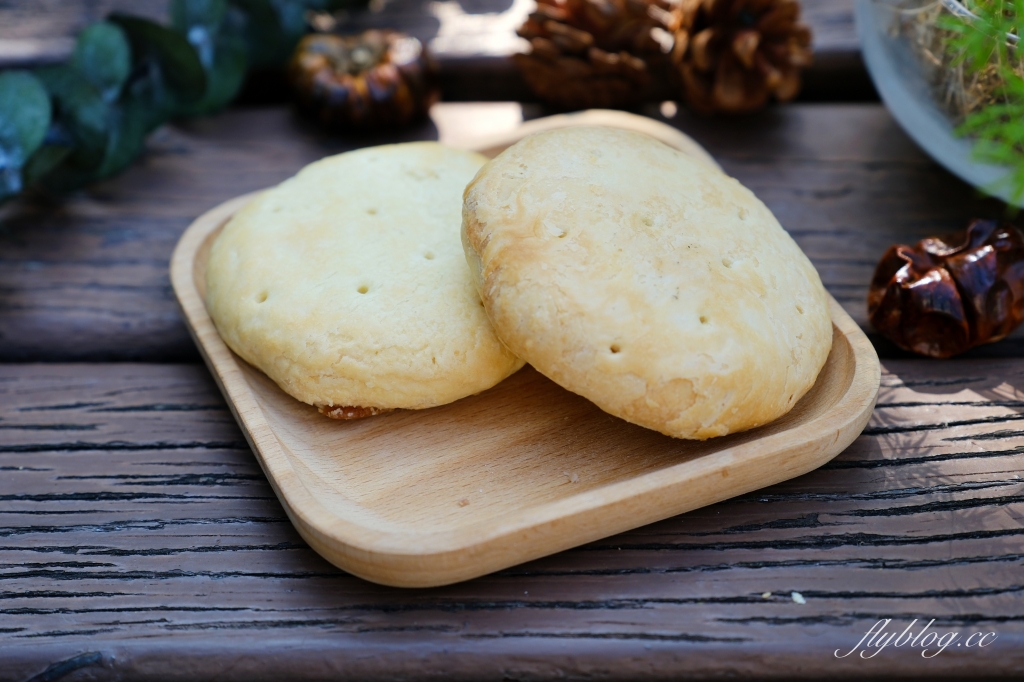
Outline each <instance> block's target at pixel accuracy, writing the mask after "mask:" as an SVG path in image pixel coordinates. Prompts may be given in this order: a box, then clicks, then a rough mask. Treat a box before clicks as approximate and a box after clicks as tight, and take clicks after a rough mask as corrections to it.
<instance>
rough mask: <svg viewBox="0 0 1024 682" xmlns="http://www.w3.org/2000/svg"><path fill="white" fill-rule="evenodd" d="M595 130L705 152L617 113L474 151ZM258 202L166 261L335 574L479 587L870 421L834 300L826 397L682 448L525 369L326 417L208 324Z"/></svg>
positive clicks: (844, 437)
mask: <svg viewBox="0 0 1024 682" xmlns="http://www.w3.org/2000/svg"><path fill="white" fill-rule="evenodd" d="M595 122H597V123H600V124H603V125H618V126H620V127H627V128H633V129H639V130H643V131H644V132H647V133H650V134H654V135H655V136H656V137H658V138H659V139H661V140H662V141H664V142H666V143H668V144H671V145H673V146H676V147H679V148H681V149H684V150H686V151H689V152H692V153H698V154H704V152H703V150H701V149H700V148H699V147H698V146H697V145H696V144H695V143H694V142H693V141H692V140H690V139H689V138H688V137H686V136H685V135H683V134H682V133H680V132H679V131H677V130H676V129H674V128H670V127H669V126H666V125H663V124H660V123H658V122H656V121H653V120H651V119H647V118H641V117H639V116H633V115H630V114H623V113H620V112H587V113H584V114H578V115H572V116H558V117H550V118H548V119H539V120H536V121H531V122H529V123H527V124H525V125H523V126H522V127H521V128H520V129H519V130H517V131H516V132H515V134H511V135H509V136H506V137H504V138H502V139H497V138H495V139H489V140H486V141H484V142H481V143H480V144H478V145H475V148H477V149H479V150H481V151H484V152H485V153H488V154H490V155H494V154H496V153H498V152H500V151H501V150H502V149H504V148H505V147H507V146H508V145H510V144H512V143H514V142H515V141H517V140H519V139H521V138H522V137H523V136H524V135H525V134H527V133H530V132H535V131H536V130H540V129H546V128H552V127H559V126H561V125H575V124H579V123H595ZM708 158H710V157H708ZM712 163H713V162H712ZM252 196H253V195H247V196H243V197H238V198H236V199H233V200H231V201H228V202H226V203H224V204H222V205H220V206H218V207H217V208H214V209H213V210H211V211H209V212H208V213H206V214H204V215H203V216H201V217H200V218H199V219H198V220H196V221H195V222H194V223H193V224H192V225H191V226H190V227H189V228H188V230H187V231H186V232H185V234H184V235H183V236H182V238H181V241H180V242H179V243H178V246H177V248H176V249H175V252H174V256H173V258H172V260H171V280H172V283H173V285H174V291H175V293H176V294H177V297H178V301H179V302H180V304H181V307H182V309H183V310H184V313H185V319H186V321H187V323H188V326H189V330H190V331H191V333H192V336H193V338H195V340H196V344H197V345H198V346H199V350H200V352H201V353H202V355H203V358H204V359H205V360H206V364H207V365H208V366H209V368H210V371H211V372H212V373H213V376H214V378H215V379H216V380H217V384H218V386H220V390H221V392H222V393H223V394H224V397H225V399H226V400H227V402H228V404H229V405H230V406H231V409H232V412H233V413H234V415H235V418H236V419H237V420H238V423H239V425H240V426H241V428H242V431H243V432H244V433H245V436H246V439H247V440H248V441H249V444H250V445H251V446H252V449H253V451H254V452H255V453H256V457H257V459H258V460H259V462H260V465H261V466H262V467H263V471H264V472H265V473H266V475H267V478H268V479H269V480H270V483H271V485H272V486H273V487H274V491H275V492H276V493H277V497H278V499H280V500H281V504H282V505H283V506H284V508H285V510H286V511H287V513H288V516H289V518H290V519H291V520H292V523H294V524H295V527H296V528H297V529H298V531H299V533H300V534H301V535H302V537H303V538H305V540H306V541H307V542H308V543H309V544H310V545H311V546H312V547H313V548H314V549H315V550H316V551H317V552H319V553H320V554H321V555H323V556H324V557H325V558H326V559H327V560H329V561H330V562H331V563H333V564H335V565H337V566H339V567H340V568H342V569H344V570H346V571H349V572H351V573H354V574H355V575H358V576H361V577H363V578H366V579H367V580H372V581H374V582H378V583H383V584H386V585H396V586H403V587H426V586H434V585H444V584H448V583H453V582H457V581H460V580H466V579H469V578H473V577H476V576H480V575H484V574H486V573H490V572H492V571H496V570H498V569H501V568H506V567H508V566H512V565H514V564H519V563H522V562H524V561H528V560H530V559H535V558H537V557H542V556H545V555H547V554H552V553H554V552H558V551H561V550H563V549H568V548H570V547H574V546H576V545H581V544H584V543H586V542H590V541H593V540H597V539H599V538H603V537H606V536H609V535H613V534H615V533H619V532H622V531H625V530H629V529H631V528H635V527H637V526H642V525H644V524H648V523H651V522H654V521H658V520H660V519H664V518H667V517H670V516H673V515H676V514H680V513H682V512H685V511H689V510H691V509H696V508H698V507H702V506H705V505H708V504H712V503H713V502H718V501H720V500H724V499H727V498H730V497H733V496H736V495H740V494H743V493H746V492H750V491H752V490H756V489H758V488H762V487H765V486H769V485H772V484H774V483H778V482H780V481H784V480H786V479H789V478H793V477H795V476H799V475H801V474H804V473H806V472H808V471H811V470H812V469H815V468H817V467H819V466H821V465H822V464H824V463H825V462H827V461H828V460H830V459H832V458H833V457H834V456H835V455H837V454H838V453H840V452H841V451H842V450H843V449H845V448H846V446H847V445H849V444H850V443H851V442H852V441H853V440H854V438H856V437H857V435H859V434H860V432H861V431H862V430H863V428H864V426H865V424H866V423H867V421H868V418H869V417H870V415H871V411H872V409H873V407H874V403H875V398H876V396H877V393H878V382H879V374H880V370H879V365H878V358H877V356H876V355H875V352H874V349H873V348H872V346H871V344H870V342H869V341H868V340H867V338H866V337H865V336H864V334H863V332H861V330H860V328H859V327H858V326H857V325H856V324H855V323H854V322H853V320H851V319H850V317H849V315H847V314H846V313H845V312H844V311H843V309H842V308H841V307H840V306H839V305H838V304H837V303H836V302H835V300H832V302H831V306H832V307H831V312H832V320H833V331H834V336H833V343H832V351H831V353H830V354H829V357H828V361H827V362H826V364H825V367H824V369H823V370H822V371H821V374H820V376H819V377H818V380H817V382H816V383H815V385H814V387H813V388H812V389H811V390H810V391H809V392H808V393H807V395H806V396H804V398H803V399H802V400H801V401H800V402H799V403H798V404H797V405H796V407H795V408H794V409H793V410H792V411H791V412H790V413H789V414H788V415H786V416H785V417H783V418H781V419H779V420H777V421H775V422H773V423H771V424H769V425H767V426H764V427H761V428H758V429H755V430H752V431H748V432H745V433H739V434H734V435H731V436H726V437H724V438H716V439H712V440H708V441H704V442H694V441H683V440H675V439H672V438H669V437H667V436H663V435H661V434H659V433H656V432H654V431H650V430H647V429H644V428H641V427H639V426H634V425H632V424H629V423H627V422H624V421H622V420H620V419H617V418H615V417H612V416H610V415H608V414H606V413H604V412H602V411H601V410H599V409H598V408H597V407H595V406H594V405H593V404H592V403H590V402H589V401H587V400H586V399H584V398H581V397H579V396H577V395H574V394H572V393H570V392H568V391H566V390H564V389H562V388H561V387H559V386H557V385H556V384H554V383H552V382H551V381H549V380H548V379H546V378H545V377H543V376H542V375H540V374H539V373H537V372H536V371H535V370H533V369H532V368H531V367H529V366H527V367H525V368H523V369H522V370H521V371H519V372H518V373H516V374H515V375H513V376H511V377H509V378H508V379H506V380H505V381H504V382H502V383H501V384H499V385H498V386H496V387H494V388H492V389H491V390H489V391H486V392H484V393H481V394H479V395H476V396H472V397H469V398H465V399H463V400H460V401H458V402H455V403H452V404H450V405H445V406H443V407H437V408H433V409H429V410H405V411H403V410H399V411H396V412H393V413H390V414H385V415H381V416H377V417H372V418H369V419H364V420H360V421H353V422H339V421H333V420H330V419H327V418H325V417H323V416H321V415H320V414H318V413H317V411H316V409H315V408H313V407H311V406H309V405H306V404H304V403H301V402H299V401H297V400H295V399H294V398H292V397H290V396H288V395H287V394H285V393H284V392H283V391H281V390H280V389H279V388H278V387H277V386H276V385H275V384H274V382H272V381H271V380H270V379H268V378H267V377H266V376H265V375H264V374H263V373H262V372H260V371H259V370H257V369H254V368H253V367H251V366H250V365H248V364H247V363H245V362H244V361H243V360H241V359H240V358H239V357H238V356H236V355H235V354H234V353H232V352H231V351H230V350H229V349H228V348H227V346H226V345H225V344H224V342H223V341H222V340H221V338H220V336H219V335H218V334H217V330H216V328H215V327H214V325H213V322H212V321H211V320H210V317H209V315H208V314H207V311H206V307H205V304H204V299H205V281H206V260H207V256H208V253H209V249H210V245H211V243H212V241H213V238H214V237H215V236H216V235H217V233H218V232H219V231H220V229H221V227H222V226H223V225H224V223H225V222H226V221H227V220H228V218H230V217H231V216H232V215H233V214H234V213H235V212H236V211H237V210H238V209H239V208H241V207H242V206H243V205H244V204H245V203H246V202H247V201H249V200H250V199H251V198H252Z"/></svg>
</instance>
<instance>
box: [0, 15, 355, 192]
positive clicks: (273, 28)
mask: <svg viewBox="0 0 1024 682" xmlns="http://www.w3.org/2000/svg"><path fill="white" fill-rule="evenodd" d="M363 4H365V2H364V0H172V2H171V5H170V25H169V26H163V25H161V24H158V23H155V22H152V21H149V20H147V19H142V18H139V17H134V16H130V15H126V14H118V13H115V14H112V15H110V16H109V17H108V18H107V20H106V21H103V22H99V23H96V24H93V25H91V26H89V27H87V28H86V29H84V30H83V31H82V32H81V33H80V34H79V36H78V40H77V43H76V45H75V50H74V53H73V55H72V57H71V59H70V60H69V61H68V62H66V63H64V64H61V65H58V66H48V67H42V68H39V69H36V70H34V71H31V72H30V71H7V72H4V73H0V202H3V201H4V200H6V199H9V198H11V197H13V196H16V195H17V194H19V193H20V192H22V191H23V190H24V189H25V188H27V187H30V186H38V187H42V188H44V189H47V190H49V191H55V192H65V191H69V190H72V189H75V188H78V187H81V186H83V185H85V184H88V183H90V182H93V181H96V180H101V179H104V178H108V177H110V176H112V175H115V174H117V173H119V172H120V171H122V170H124V169H125V168H126V167H127V166H128V165H130V164H131V162H132V161H133V160H134V159H135V158H136V157H137V156H138V155H139V154H140V153H141V152H142V149H143V146H144V144H145V140H146V136H147V135H148V134H149V133H150V132H152V131H153V130H154V129H156V128H157V127H159V126H161V125H163V124H164V123H165V122H167V121H168V120H171V119H174V118H181V117H192V116H202V115H206V114H210V113H213V112H216V111H219V110H220V109H222V108H224V107H225V106H226V105H227V104H228V103H229V102H230V101H231V100H232V99H234V97H235V96H236V95H237V94H238V91H239V90H240V89H241V87H242V83H243V81H244V79H245V75H246V72H247V70H248V69H250V68H272V67H278V66H281V65H283V64H284V63H285V61H286V60H287V59H288V56H289V55H290V54H291V51H292V50H293V49H294V47H295V44H296V43H297V42H298V40H299V38H301V37H302V35H303V34H304V33H305V32H306V30H307V29H306V21H305V15H306V12H307V11H309V10H320V11H325V10H335V9H340V8H342V7H346V6H354V5H363Z"/></svg>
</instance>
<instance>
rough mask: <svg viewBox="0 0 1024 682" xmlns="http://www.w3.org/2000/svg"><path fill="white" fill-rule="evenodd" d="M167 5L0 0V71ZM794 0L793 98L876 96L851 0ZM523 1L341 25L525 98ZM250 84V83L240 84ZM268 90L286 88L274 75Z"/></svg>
mask: <svg viewBox="0 0 1024 682" xmlns="http://www.w3.org/2000/svg"><path fill="white" fill-rule="evenodd" d="M168 4H169V3H168V0H149V1H148V2H144V3H139V2H131V1H130V0H88V1H84V0H13V2H11V1H8V2H3V3H0V69H3V68H13V67H25V66H33V65H38V64H46V63H54V62H59V61H63V60H64V59H66V58H67V56H68V55H69V54H70V53H71V50H72V49H73V47H74V43H73V37H74V36H75V35H76V34H77V33H78V31H80V30H81V29H82V28H83V27H84V26H86V25H88V24H89V23H91V22H93V21H98V20H100V19H102V18H103V17H105V16H106V15H107V14H109V13H110V12H111V11H114V10H119V11H128V12H131V13H133V14H139V15H142V16H146V17H149V18H152V19H155V20H158V21H165V20H166V16H167V5H168ZM801 4H802V6H803V16H804V21H805V22H806V23H807V24H808V25H809V26H810V27H811V29H812V31H813V34H814V50H815V54H816V59H815V63H814V64H813V65H811V67H810V68H809V69H807V72H806V78H805V87H804V92H803V93H802V95H801V96H802V97H805V98H810V99H813V100H825V99H831V100H843V101H851V100H854V101H856V100H862V99H865V98H867V99H877V95H875V93H874V89H873V88H872V86H871V83H870V79H869V78H868V76H867V74H866V72H865V70H864V65H863V63H862V62H861V59H860V51H859V45H858V43H857V37H856V35H855V31H854V26H853V1H852V0H803V2H802V3H801ZM532 6H533V0H442V1H440V2H427V1H425V0H389V1H388V2H387V3H385V4H384V5H383V9H382V10H381V11H379V12H350V13H349V14H348V15H347V18H346V19H345V20H343V22H342V25H341V29H342V30H343V31H345V32H356V31H360V30H365V29H368V28H394V29H398V30H401V31H405V32H407V33H409V34H411V35H414V36H416V37H417V38H419V39H420V40H422V41H423V42H424V43H425V44H426V45H428V46H429V48H430V49H431V51H432V52H433V53H434V54H435V55H436V56H437V58H438V62H439V66H440V70H441V86H442V91H443V93H444V97H445V99H448V100H462V101H467V100H472V101H481V100H523V101H529V100H531V99H532V94H531V93H530V90H529V88H527V86H526V83H525V82H524V81H523V79H522V78H521V77H520V75H519V73H518V70H517V69H516V68H515V65H514V64H513V63H512V61H511V60H510V59H509V55H511V54H513V53H515V52H518V51H521V50H522V49H523V44H524V43H523V41H521V40H520V39H519V38H518V37H517V36H516V35H515V28H516V26H518V25H519V24H520V23H522V21H523V18H524V17H525V16H526V15H527V14H528V13H529V12H530V10H531V8H532ZM262 78H264V79H265V78H266V75H265V74H264V75H263V76H262ZM264 85H266V84H264ZM259 87H260V84H259V83H252V82H250V83H249V85H248V86H247V90H255V89H259ZM274 89H275V91H278V92H280V93H284V92H286V91H285V90H284V89H283V88H280V87H279V85H278V84H276V83H275V84H274ZM254 94H255V93H254ZM669 98H671V97H670V96H669Z"/></svg>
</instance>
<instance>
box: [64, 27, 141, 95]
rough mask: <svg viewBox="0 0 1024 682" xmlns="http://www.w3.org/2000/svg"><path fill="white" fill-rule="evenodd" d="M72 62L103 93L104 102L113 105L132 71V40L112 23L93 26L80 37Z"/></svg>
mask: <svg viewBox="0 0 1024 682" xmlns="http://www.w3.org/2000/svg"><path fill="white" fill-rule="evenodd" d="M71 63H72V64H73V65H74V67H75V69H77V70H78V71H79V72H80V73H81V74H82V75H83V76H85V77H86V78H87V79H88V80H89V82H90V83H92V84H93V85H94V86H95V87H96V88H97V89H98V90H99V91H100V93H102V95H103V99H104V100H106V101H107V102H111V101H113V100H115V99H117V96H118V94H119V93H120V92H121V86H122V85H124V82H125V80H126V79H127V78H128V74H129V73H130V72H131V68H132V52H131V47H130V46H129V44H128V38H127V37H126V36H125V34H124V31H122V30H121V29H120V28H119V27H118V26H115V25H114V24H111V23H110V22H106V21H102V22H99V23H96V24H93V25H91V26H89V27H87V28H86V29H85V30H84V31H82V32H81V33H80V34H79V35H78V43H77V44H76V45H75V53H74V55H73V56H72V58H71Z"/></svg>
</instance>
